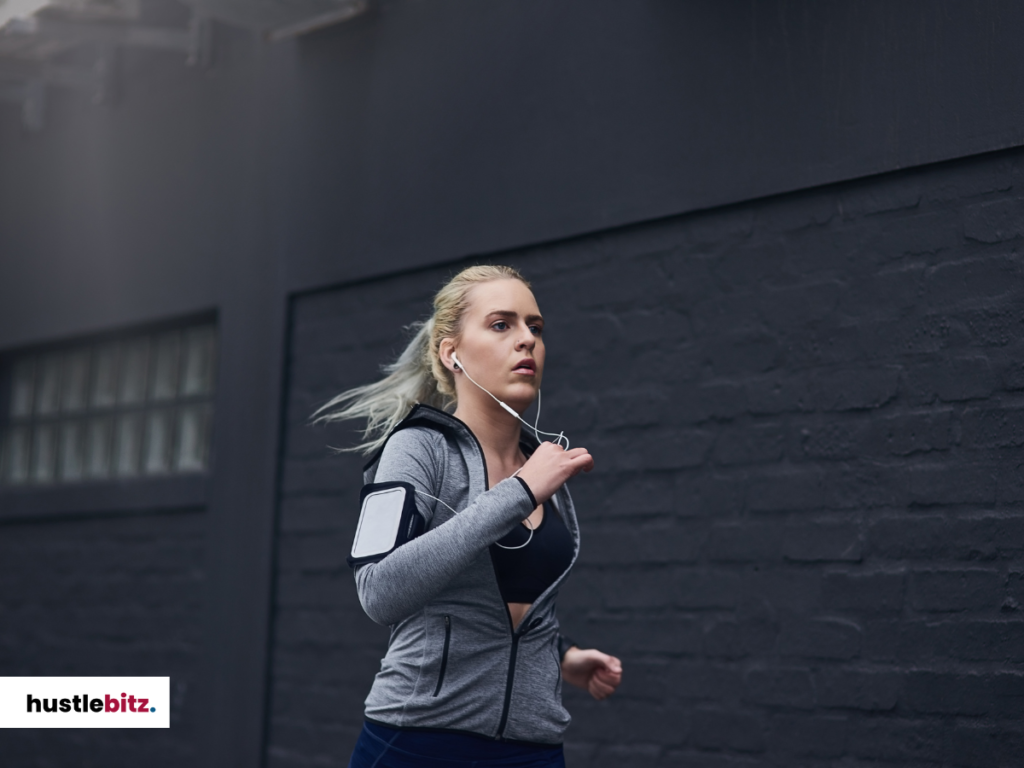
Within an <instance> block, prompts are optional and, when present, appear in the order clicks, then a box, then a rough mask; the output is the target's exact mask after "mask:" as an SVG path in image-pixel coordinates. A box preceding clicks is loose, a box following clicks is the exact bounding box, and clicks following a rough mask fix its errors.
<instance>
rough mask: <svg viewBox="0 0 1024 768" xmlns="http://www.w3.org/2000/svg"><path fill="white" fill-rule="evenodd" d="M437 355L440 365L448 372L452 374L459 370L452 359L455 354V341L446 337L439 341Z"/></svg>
mask: <svg viewBox="0 0 1024 768" xmlns="http://www.w3.org/2000/svg"><path fill="white" fill-rule="evenodd" d="M437 354H438V356H439V357H440V358H441V365H443V366H444V367H445V368H447V369H448V370H449V371H451V372H452V373H454V372H455V371H457V370H459V366H458V365H457V364H456V362H455V361H454V360H453V359H452V356H453V355H454V354H455V341H454V340H453V339H451V338H448V337H445V338H443V339H441V343H440V344H439V345H438V348H437Z"/></svg>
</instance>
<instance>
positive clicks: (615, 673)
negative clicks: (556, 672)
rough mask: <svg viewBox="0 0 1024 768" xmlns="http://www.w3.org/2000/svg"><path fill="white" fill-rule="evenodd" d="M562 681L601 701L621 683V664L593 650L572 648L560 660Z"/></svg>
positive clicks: (611, 657) (605, 654) (615, 659)
mask: <svg viewBox="0 0 1024 768" xmlns="http://www.w3.org/2000/svg"><path fill="white" fill-rule="evenodd" d="M562 679H563V680H565V682H567V683H569V684H570V685H575V686H576V687H577V688H582V689H583V690H585V691H589V692H590V695H591V696H593V697H594V698H595V699H597V700H598V701H601V699H606V698H608V697H609V696H611V695H612V694H613V693H615V689H616V688H618V687H619V683H621V682H622V662H621V661H619V660H618V659H617V658H615V657H614V656H609V655H608V654H607V653H601V652H600V651H598V650H595V649H593V648H590V649H588V650H585V651H584V650H581V649H580V648H577V647H576V646H573V647H572V648H570V649H569V650H568V651H566V652H565V656H564V657H563V658H562Z"/></svg>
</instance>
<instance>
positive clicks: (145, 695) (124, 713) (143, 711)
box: [0, 677, 171, 728]
mask: <svg viewBox="0 0 1024 768" xmlns="http://www.w3.org/2000/svg"><path fill="white" fill-rule="evenodd" d="M50 710H56V711H50ZM76 710H77V711H76ZM170 727H171V678H169V677H0V728H170Z"/></svg>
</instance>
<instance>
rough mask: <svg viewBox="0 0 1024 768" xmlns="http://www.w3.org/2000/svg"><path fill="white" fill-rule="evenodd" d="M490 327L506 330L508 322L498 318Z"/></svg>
mask: <svg viewBox="0 0 1024 768" xmlns="http://www.w3.org/2000/svg"><path fill="white" fill-rule="evenodd" d="M491 328H493V329H494V330H496V331H506V330H508V323H506V322H505V321H504V320H499V321H498V322H496V323H495V324H494V325H492V326H491Z"/></svg>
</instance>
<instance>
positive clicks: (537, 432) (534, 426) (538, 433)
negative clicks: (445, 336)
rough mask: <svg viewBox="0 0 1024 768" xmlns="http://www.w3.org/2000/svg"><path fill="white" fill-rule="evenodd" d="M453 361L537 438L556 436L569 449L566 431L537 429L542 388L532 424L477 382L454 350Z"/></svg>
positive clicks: (538, 392) (458, 368)
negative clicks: (556, 432) (535, 417)
mask: <svg viewBox="0 0 1024 768" xmlns="http://www.w3.org/2000/svg"><path fill="white" fill-rule="evenodd" d="M452 362H453V363H454V364H455V370H457V371H462V372H463V373H464V374H466V378H467V379H469V380H470V381H471V382H473V384H476V386H477V387H479V388H480V389H482V390H483V391H484V392H487V394H488V395H491V398H492V399H493V400H494V402H496V403H497V404H498V405H500V406H501V407H502V408H504V409H505V410H506V411H508V412H509V413H510V414H512V415H513V416H515V417H516V418H517V419H519V421H521V422H522V423H523V424H525V425H526V426H527V427H529V428H530V429H532V430H533V434H534V436H535V437H536V438H537V440H538V441H539V440H540V436H541V435H549V436H551V437H554V438H555V439H554V440H553V441H552V442H554V443H556V444H557V445H561V444H562V441H563V440H564V441H565V450H569V438H567V437H566V436H565V433H564V432H559V433H558V434H557V435H556V434H555V433H554V432H544V431H543V430H539V429H537V425H538V424H539V423H540V390H539V389H538V390H537V420H536V421H535V422H534V423H533V424H530V423H529V422H527V421H526V420H525V419H523V417H522V416H520V415H519V414H518V413H517V412H516V409H515V408H513V407H512V406H510V405H507V404H505V403H503V402H501V400H499V399H498V398H496V397H495V396H494V395H493V394H491V393H490V392H489V391H488V390H486V389H484V388H483V387H482V386H480V385H479V384H477V383H476V381H475V380H474V379H473V377H472V376H470V375H469V371H467V370H466V366H464V365H463V364H462V362H461V361H460V360H459V357H458V355H456V354H455V352H454V351H453V352H452Z"/></svg>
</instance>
